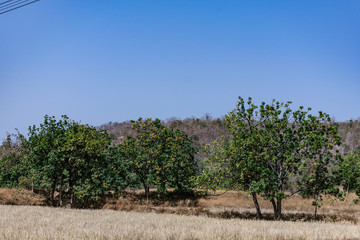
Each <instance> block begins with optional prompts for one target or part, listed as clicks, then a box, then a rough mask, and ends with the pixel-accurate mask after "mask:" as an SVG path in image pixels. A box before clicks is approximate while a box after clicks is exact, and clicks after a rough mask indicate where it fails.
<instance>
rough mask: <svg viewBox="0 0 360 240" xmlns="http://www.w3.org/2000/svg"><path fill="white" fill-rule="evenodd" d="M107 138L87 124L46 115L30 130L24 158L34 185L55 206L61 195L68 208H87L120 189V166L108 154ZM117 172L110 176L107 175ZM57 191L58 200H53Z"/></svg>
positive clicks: (105, 134)
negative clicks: (44, 192)
mask: <svg viewBox="0 0 360 240" xmlns="http://www.w3.org/2000/svg"><path fill="white" fill-rule="evenodd" d="M110 143H111V139H110V137H109V135H108V134H107V133H106V132H104V131H100V130H97V129H96V128H94V127H91V126H89V125H86V124H80V123H77V122H74V121H70V120H69V119H68V117H67V116H62V119H61V120H58V121H57V120H56V119H55V117H49V116H45V119H44V123H42V124H40V127H39V128H37V127H35V126H33V127H31V128H30V129H29V139H28V141H27V159H28V163H29V169H30V174H31V176H32V178H33V179H34V180H35V182H36V184H37V185H38V186H39V187H40V188H42V189H45V190H46V191H47V193H48V196H49V198H50V201H51V202H52V204H53V205H54V206H55V205H57V203H59V205H60V206H62V204H63V200H64V193H66V194H67V196H70V203H71V206H72V207H74V206H77V205H78V204H81V205H85V206H86V205H87V204H88V203H89V200H98V199H99V197H100V195H102V194H104V193H105V192H106V191H109V190H119V188H121V187H124V186H123V185H119V186H115V183H120V180H119V178H122V177H123V176H124V175H123V174H122V173H121V174H120V173H119V171H120V167H121V166H120V165H119V163H118V162H116V161H115V159H114V158H113V157H112V155H111V154H110V153H109V147H110ZM114 171H116V173H118V175H114V176H111V175H110V173H115V172H114ZM55 191H58V192H59V196H58V198H59V201H57V200H56V199H55Z"/></svg>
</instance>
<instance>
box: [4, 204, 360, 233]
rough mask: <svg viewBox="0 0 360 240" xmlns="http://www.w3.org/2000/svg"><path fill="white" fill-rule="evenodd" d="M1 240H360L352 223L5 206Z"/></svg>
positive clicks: (358, 227) (357, 226)
mask: <svg viewBox="0 0 360 240" xmlns="http://www.w3.org/2000/svg"><path fill="white" fill-rule="evenodd" d="M0 211H1V217H0V239H37V240H43V239H360V225H356V224H351V223H348V222H347V223H341V222H338V223H323V222H290V221H281V222H274V221H252V220H240V219H218V218H208V217H204V216H181V215H173V214H156V213H138V212H123V211H111V210H73V209H64V208H62V209H60V208H49V207H38V206H4V205H1V206H0Z"/></svg>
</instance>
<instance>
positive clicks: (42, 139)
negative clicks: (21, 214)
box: [26, 115, 73, 205]
mask: <svg viewBox="0 0 360 240" xmlns="http://www.w3.org/2000/svg"><path fill="white" fill-rule="evenodd" d="M72 125H73V122H72V121H69V119H68V117H67V116H65V115H63V116H62V119H60V120H59V121H57V120H56V119H55V117H54V116H52V117H50V116H48V115H46V116H45V117H44V123H41V124H40V127H36V126H35V125H34V126H32V127H29V138H28V141H27V142H26V149H27V156H26V158H27V161H28V166H29V168H28V169H29V172H30V176H31V179H32V181H34V182H35V184H36V185H38V186H39V187H40V188H42V189H45V190H46V191H47V195H48V196H49V198H50V201H51V203H52V204H53V205H55V191H56V187H57V185H58V184H60V185H61V186H62V181H63V176H64V172H65V165H66V159H65V157H64V154H63V153H62V151H61V148H62V147H63V145H64V143H65V142H66V134H65V133H66V131H68V129H69V128H70V127H71V126H72Z"/></svg>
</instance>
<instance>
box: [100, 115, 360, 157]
mask: <svg viewBox="0 0 360 240" xmlns="http://www.w3.org/2000/svg"><path fill="white" fill-rule="evenodd" d="M163 124H164V125H166V126H168V127H170V128H174V129H179V130H182V131H184V132H186V133H187V134H188V135H189V136H193V140H194V144H195V145H196V146H203V145H206V144H209V143H211V142H213V141H214V140H216V139H220V138H221V137H222V136H225V138H226V139H228V138H229V133H228V132H227V130H226V125H225V121H224V119H222V118H212V117H211V116H210V115H205V116H204V117H202V118H186V119H184V120H180V119H176V118H170V119H168V120H166V121H163ZM335 124H336V125H337V126H338V127H339V135H340V136H341V138H342V145H341V147H340V152H341V153H342V154H347V153H349V152H351V151H353V150H355V149H359V150H360V118H358V119H357V120H349V121H346V122H335ZM98 128H99V129H104V130H107V132H108V133H109V134H110V135H111V136H112V138H113V142H114V144H117V143H119V142H121V141H122V140H123V139H125V138H126V136H128V135H130V136H135V134H136V133H135V131H134V130H132V129H131V122H130V121H126V122H120V123H119V122H109V123H106V124H103V125H101V126H99V127H98ZM197 159H198V160H201V159H202V156H201V151H200V154H198V156H197Z"/></svg>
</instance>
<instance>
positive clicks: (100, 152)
mask: <svg viewBox="0 0 360 240" xmlns="http://www.w3.org/2000/svg"><path fill="white" fill-rule="evenodd" d="M132 129H133V130H134V131H135V133H136V136H135V137H131V136H128V137H127V138H126V139H124V140H123V141H122V142H121V143H119V144H112V141H111V137H110V136H109V135H108V134H107V132H106V131H103V130H98V129H96V128H94V127H91V126H89V125H87V124H80V123H78V122H75V121H72V120H69V119H68V117H67V116H62V119H60V120H56V119H55V117H49V116H45V118H44V123H42V124H40V126H39V127H36V126H32V127H30V128H29V137H28V139H25V137H24V136H23V135H21V134H17V135H8V137H7V139H6V140H5V141H4V142H3V144H2V145H1V160H0V168H1V172H0V186H1V187H9V188H11V187H23V188H28V189H32V190H34V189H36V190H40V191H41V192H42V193H44V194H45V195H46V196H47V198H48V199H49V201H50V202H51V204H52V205H53V206H63V205H64V202H65V201H66V202H69V204H70V205H71V206H72V207H79V206H82V207H88V206H89V205H90V204H91V203H92V202H94V201H96V200H99V199H100V197H101V196H102V195H104V194H105V193H109V192H111V193H113V195H115V196H118V195H119V194H120V193H121V192H122V191H124V190H125V189H126V188H127V187H139V186H142V187H143V188H144V189H145V193H146V195H147V197H148V194H149V189H150V187H156V188H157V189H158V193H159V195H162V196H165V195H166V194H167V189H168V188H173V189H175V191H176V192H178V193H179V194H182V193H187V192H190V191H192V189H193V187H194V181H193V178H194V177H195V175H196V173H197V164H196V162H195V158H194V155H195V152H196V147H195V146H193V142H192V140H191V138H189V137H188V136H187V135H186V134H185V133H184V132H182V131H179V130H174V129H170V128H168V127H165V126H164V125H162V124H161V122H160V120H158V119H156V120H154V121H153V120H151V119H146V120H142V119H139V120H138V121H133V122H132Z"/></svg>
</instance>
